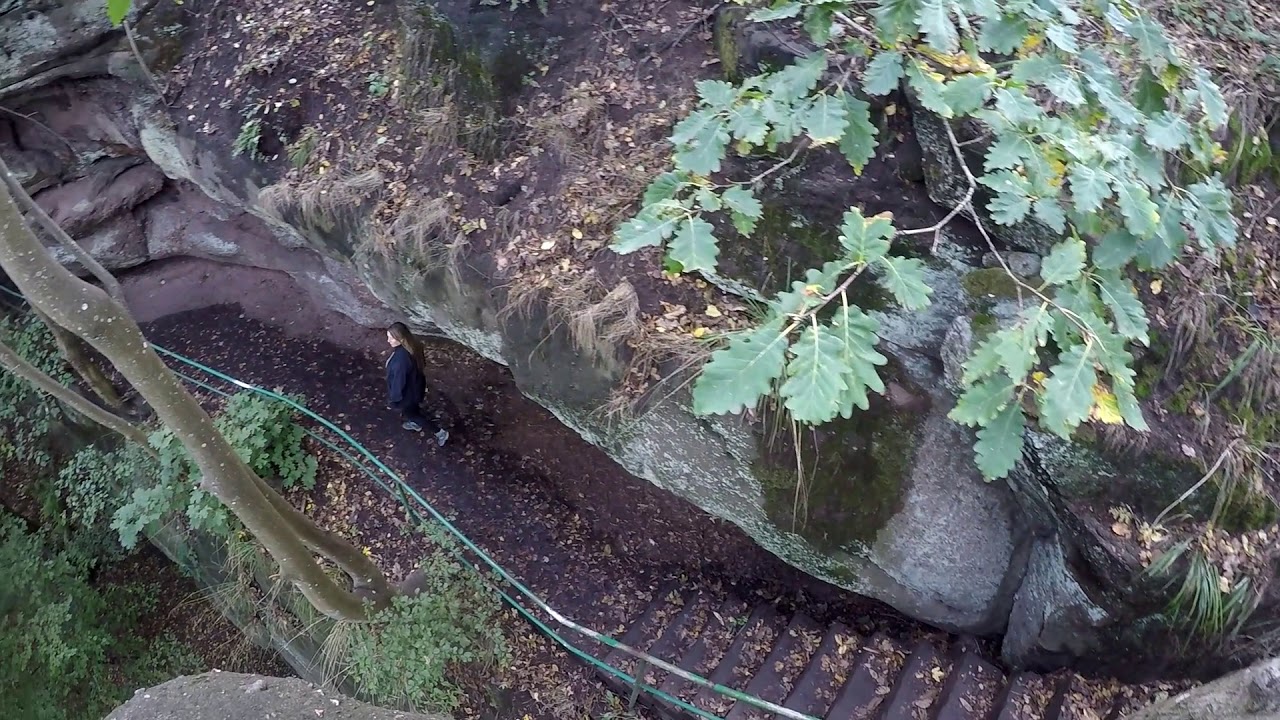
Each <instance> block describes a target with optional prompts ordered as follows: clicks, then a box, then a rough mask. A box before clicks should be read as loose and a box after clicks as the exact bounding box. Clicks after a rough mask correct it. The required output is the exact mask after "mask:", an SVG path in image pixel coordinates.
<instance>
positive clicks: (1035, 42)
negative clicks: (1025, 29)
mask: <svg viewBox="0 0 1280 720" xmlns="http://www.w3.org/2000/svg"><path fill="white" fill-rule="evenodd" d="M1043 41H1044V37H1043V36H1041V35H1040V34H1039V33H1031V34H1029V35H1027V39H1026V40H1023V41H1022V47H1021V48H1018V49H1019V51H1020V52H1022V53H1029V52H1031V51H1032V50H1035V49H1036V48H1037V47H1040V43H1041V42H1043Z"/></svg>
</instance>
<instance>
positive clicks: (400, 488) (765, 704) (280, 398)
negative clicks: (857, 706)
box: [0, 285, 820, 720]
mask: <svg viewBox="0 0 1280 720" xmlns="http://www.w3.org/2000/svg"><path fill="white" fill-rule="evenodd" d="M0 290H3V291H4V292H5V293H7V294H9V295H11V296H13V297H15V298H17V299H19V300H22V301H23V302H24V303H25V302H26V298H24V297H23V296H22V295H21V294H19V293H17V292H14V291H13V290H10V289H9V288H7V287H4V286H3V285H0ZM151 347H152V349H154V350H155V351H156V352H157V353H159V354H161V355H163V356H166V357H169V358H172V359H174V360H177V361H178V362H180V363H182V364H184V365H187V366H189V367H192V368H195V369H196V370H199V371H201V372H203V373H205V374H206V375H209V376H212V377H215V378H218V379H219V380H222V381H224V382H228V383H231V384H232V385H235V386H236V387H239V388H241V389H244V390H248V391H249V392H252V393H255V394H257V395H261V396H263V397H266V398H268V399H271V400H274V401H276V402H281V403H284V404H286V405H288V406H289V407H291V408H293V409H294V410H296V411H297V412H299V413H301V414H302V415H303V416H305V417H308V418H310V419H311V420H313V421H315V422H316V423H319V424H320V425H321V426H322V427H323V428H325V429H326V430H329V431H330V432H332V433H334V434H335V435H337V436H338V437H339V438H341V439H342V440H343V441H345V442H346V444H348V445H349V446H350V447H351V448H353V449H354V450H355V451H356V452H358V453H359V454H361V455H363V456H364V457H365V458H366V459H367V461H368V462H369V463H372V464H373V465H374V466H375V467H376V468H377V469H378V470H380V471H381V472H382V474H384V475H386V476H387V477H388V478H390V479H391V480H392V482H393V483H394V485H395V488H394V489H393V488H392V486H391V485H389V484H387V483H386V482H384V481H383V479H382V478H380V477H378V475H377V474H376V473H374V472H373V470H371V469H370V468H369V467H368V465H366V464H365V462H363V461H360V460H358V459H356V458H355V457H353V456H352V455H351V454H350V453H349V452H347V451H346V450H344V449H343V448H340V447H338V446H337V445H336V444H335V443H333V442H330V441H329V440H328V439H326V438H323V437H321V436H320V435H319V434H317V433H315V432H313V431H312V430H310V429H309V428H307V429H306V432H307V434H308V435H309V436H311V437H312V438H314V439H315V440H317V441H319V442H320V443H322V444H323V445H325V446H326V447H328V448H330V449H332V450H334V451H336V452H338V453H340V454H341V455H342V456H343V457H344V458H346V459H347V460H348V461H350V462H352V463H354V464H355V465H356V466H357V467H358V468H360V469H361V470H362V471H363V472H365V474H367V475H368V476H369V477H370V478H371V479H372V480H374V482H375V483H377V485H378V486H379V487H380V488H382V489H383V490H384V491H385V492H387V493H389V494H391V495H393V496H397V499H398V500H400V502H401V504H402V505H403V506H404V507H405V509H406V510H409V511H410V512H411V513H412V512H413V510H412V508H411V507H409V505H408V503H407V501H406V500H405V498H406V496H407V497H411V498H413V500H414V502H415V503H416V504H417V505H418V506H420V507H421V508H422V509H423V510H426V511H427V512H428V513H429V514H430V515H431V517H432V518H433V519H434V520H435V521H436V522H438V523H440V524H441V525H443V526H444V528H445V529H446V530H447V531H448V532H449V534H450V535H452V536H453V537H454V538H455V539H456V540H458V541H459V542H460V543H461V544H462V545H463V546H464V547H465V548H466V549H468V550H470V551H471V552H473V553H474V554H475V555H476V556H477V557H478V558H480V559H481V560H482V561H484V564H485V565H488V566H489V568H490V569H491V570H493V571H494V572H495V573H496V574H497V575H498V576H499V577H501V578H502V579H503V580H505V581H506V582H508V583H509V584H510V585H512V586H513V587H514V588H515V589H516V590H518V591H519V594H520V595H523V596H524V597H525V598H527V599H528V600H530V601H532V602H533V604H534V605H536V606H537V607H538V608H540V609H541V610H542V611H543V612H546V613H547V614H548V615H550V616H551V617H552V618H553V619H554V620H555V621H556V622H557V623H559V624H561V625H563V626H565V627H567V628H569V629H571V630H573V631H575V632H577V633H580V634H582V635H585V636H587V637H589V638H591V639H593V640H595V641H597V642H599V643H601V644H603V645H606V646H608V647H611V648H614V649H616V650H621V651H622V652H624V653H627V654H628V655H632V656H634V657H635V658H637V659H638V660H642V661H644V662H646V663H648V664H651V665H654V666H656V667H658V668H661V669H663V670H666V671H667V672H670V673H673V674H675V675H678V676H680V677H682V678H684V679H686V680H689V681H690V682H692V683H694V684H695V685H701V686H703V687H705V688H708V689H710V690H712V691H713V692H716V693H718V694H721V695H724V696H727V697H730V698H733V699H734V700H738V701H741V702H745V703H747V704H748V705H752V706H755V707H757V708H760V709H762V710H767V711H769V712H772V713H775V714H777V715H781V716H783V717H787V718H793V720H820V719H819V718H817V717H814V716H812V715H806V714H804V713H800V712H797V711H795V710H792V709H790V708H786V707H782V706H781V705H778V704H776V703H772V702H769V701H768V700H764V699H763V698H758V697H756V696H754V695H749V694H747V693H744V692H742V691H740V690H736V689H734V688H731V687H727V686H725V685H721V684H720V683H715V682H712V681H710V680H709V679H707V678H704V677H702V676H700V675H698V674H696V673H691V672H688V671H687V670H684V669H683V668H680V667H677V666H675V665H673V664H671V663H669V662H667V661H665V660H662V659H661V658H657V657H653V656H651V655H649V654H648V653H646V652H644V651H642V650H637V649H636V648H633V647H630V646H628V645H626V644H623V643H621V642H619V641H618V640H615V639H614V638H612V637H610V636H608V635H605V634H603V633H600V632H597V631H595V630H592V629H591V628H588V627H585V626H582V625H579V624H578V623H576V622H574V621H573V620H570V619H569V618H567V617H565V616H564V615H562V614H561V613H560V612H558V611H557V610H556V609H555V608H553V607H551V606H550V605H549V604H548V603H547V602H546V601H544V600H543V599H542V598H541V597H539V596H538V595H537V594H535V593H534V592H533V591H532V590H530V589H529V588H528V587H526V586H525V585H524V584H523V583H522V582H520V581H519V580H518V579H516V578H515V577H514V576H512V575H511V573H509V572H508V571H507V570H506V569H505V568H503V567H502V566H501V565H499V564H498V563H497V561H495V560H494V559H493V558H491V557H490V556H489V555H488V553H486V552H484V550H482V549H481V548H480V547H479V546H477V545H476V544H475V543H474V542H472V540H471V539H470V538H469V537H467V536H466V535H465V534H464V533H463V532H462V531H461V530H459V529H458V528H457V527H456V526H455V525H454V524H453V523H451V522H450V521H449V519H448V518H446V517H445V516H444V515H442V514H441V513H440V512H439V511H438V510H436V508H435V507H434V506H433V505H431V503H429V502H427V500H426V499H425V498H423V497H422V495H421V494H419V493H418V491H417V490H414V489H413V487H412V486H410V485H409V484H408V483H406V482H405V481H404V479H403V478H401V477H400V476H399V475H398V474H397V473H396V472H395V471H394V470H392V469H391V468H390V467H388V466H387V465H386V464H385V463H383V462H382V460H380V459H379V458H378V457H377V456H376V455H374V454H373V452H372V451H370V450H369V449H368V448H366V447H365V446H364V445H362V444H361V443H360V442H359V441H357V440H356V439H355V438H353V437H351V435H350V434H349V433H347V432H346V431H344V430H343V429H342V428H340V427H338V426H337V425H335V424H333V423H332V422H330V421H329V420H328V419H327V418H325V417H323V416H322V415H319V414H317V413H315V412H314V411H312V410H311V409H310V408H308V407H306V406H305V405H302V404H300V403H298V402H297V401H295V400H293V399H292V398H289V397H287V396H285V395H282V394H280V393H277V392H275V391H272V390H267V389H265V388H261V387H258V386H256V385H253V384H251V383H247V382H244V381H243V380H240V379H238V378H235V377H232V376H230V375H227V374H225V373H222V372H220V371H218V370H216V369H214V368H212V367H209V366H207V365H204V364H202V363H200V362H199V361H197V360H193V359H191V358H188V357H185V356H183V355H180V354H178V353H176V352H173V351H172V350H169V349H167V348H164V347H161V346H159V345H156V344H154V343H151ZM171 370H172V371H173V373H174V374H175V375H177V376H178V377H180V378H182V379H183V380H185V381H186V382H189V383H191V384H193V385H196V386H197V387H202V388H204V389H206V390H210V391H212V392H215V393H217V394H219V395H222V396H224V397H227V396H229V395H230V393H227V392H225V391H223V390H221V389H219V388H216V387H214V386H212V385H210V384H208V383H206V382H203V381H201V380H198V379H196V378H193V377H190V376H188V375H186V374H184V373H182V372H181V371H179V370H173V369H172V368H171ZM413 514H415V515H416V513H413ZM457 556H458V558H459V559H460V560H461V561H462V562H463V563H464V564H465V565H466V566H467V567H469V568H471V569H472V570H474V571H476V572H477V573H480V574H481V576H482V577H483V572H482V571H481V570H480V568H479V567H477V566H476V565H475V564H474V563H472V562H471V561H470V560H468V559H467V558H466V557H464V556H463V555H462V554H461V552H458V553H457ZM486 585H488V586H489V587H490V588H491V589H492V590H494V591H495V592H497V593H498V594H499V596H501V598H502V599H503V601H504V602H506V603H507V604H508V605H510V606H511V607H512V608H513V609H515V610H516V612H518V613H519V614H520V615H522V616H524V618H525V619H526V620H528V621H529V622H531V623H532V624H533V625H534V627H535V628H537V629H538V630H539V631H540V632H542V633H543V634H544V635H546V636H547V637H549V638H551V639H552V640H554V641H555V642H556V643H558V644H559V645H560V646H561V647H563V648H565V649H566V650H568V651H569V652H570V653H571V654H573V655H575V656H577V657H578V658H580V659H581V660H583V661H585V662H586V663H587V664H589V665H591V666H593V667H595V668H597V669H600V670H603V671H605V672H606V673H608V674H610V675H613V676H614V677H616V678H618V679H620V680H622V681H623V682H626V683H627V684H630V685H632V686H633V687H638V688H641V689H643V690H644V691H645V692H646V693H649V694H651V695H654V696H656V697H658V698H660V699H662V700H664V701H666V702H668V703H670V704H672V705H675V706H677V707H679V708H681V709H683V710H686V711H688V712H691V713H693V714H694V715H696V716H698V717H700V718H705V719H706V720H721V718H720V716H718V715H712V714H710V713H708V712H706V711H705V710H702V709H701V708H698V707H696V706H694V705H692V704H690V703H687V702H685V701H684V700H681V699H680V698H678V697H674V696H672V695H670V694H668V693H666V692H663V691H662V690H660V689H658V688H655V687H650V686H648V685H646V684H644V683H643V682H641V681H640V678H639V677H633V676H632V675H630V674H628V673H626V672H624V671H623V670H621V669H619V668H616V667H614V666H612V665H610V664H608V663H607V662H605V661H603V660H601V659H600V658H597V657H595V656H594V655H591V654H590V653H588V652H586V651H584V650H582V649H581V648H579V647H577V646H576V645H574V644H573V643H572V642H570V641H568V640H566V639H565V638H564V637H562V636H561V634H560V633H559V632H557V631H556V630H555V629H553V628H551V627H550V626H548V625H547V624H546V623H545V622H543V621H542V620H541V619H540V618H538V617H536V616H535V615H534V614H533V612H532V611H531V610H529V609H528V608H526V607H525V606H524V605H522V604H521V603H520V601H519V600H517V599H516V598H513V597H512V596H511V595H510V594H509V593H507V592H506V591H505V590H503V589H502V588H499V587H494V586H493V585H491V584H489V583H488V582H487V581H486Z"/></svg>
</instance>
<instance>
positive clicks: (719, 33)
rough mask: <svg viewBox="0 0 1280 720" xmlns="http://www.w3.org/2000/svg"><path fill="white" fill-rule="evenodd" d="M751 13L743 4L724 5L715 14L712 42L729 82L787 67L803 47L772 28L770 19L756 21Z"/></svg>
mask: <svg viewBox="0 0 1280 720" xmlns="http://www.w3.org/2000/svg"><path fill="white" fill-rule="evenodd" d="M749 15H750V10H748V9H747V8H744V7H730V8H724V9H722V10H721V11H720V12H719V13H717V14H716V20H715V26H714V29H713V42H714V43H715V47H716V55H717V56H718V57H719V58H720V69H721V71H722V72H723V73H724V76H725V79H726V80H729V81H730V82H739V81H741V80H742V79H743V78H744V77H746V76H748V75H754V74H755V73H758V72H768V71H773V70H778V69H781V68H783V67H786V66H787V65H790V64H791V63H792V62H794V61H795V60H796V58H797V57H799V54H798V52H797V51H800V50H803V48H799V47H797V46H795V45H793V44H790V43H787V42H786V41H785V40H783V37H784V36H783V35H782V34H780V33H779V32H773V31H771V29H770V24H769V23H757V22H754V21H752V20H751V19H750V17H749Z"/></svg>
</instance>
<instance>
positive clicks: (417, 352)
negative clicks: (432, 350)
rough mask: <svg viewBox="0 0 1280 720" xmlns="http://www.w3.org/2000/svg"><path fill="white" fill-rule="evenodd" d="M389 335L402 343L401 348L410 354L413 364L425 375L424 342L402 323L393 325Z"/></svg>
mask: <svg viewBox="0 0 1280 720" xmlns="http://www.w3.org/2000/svg"><path fill="white" fill-rule="evenodd" d="M387 333H388V334H389V335H391V337H393V338H395V339H396V342H398V343H400V347H402V348H404V349H405V350H407V351H408V352H409V357H411V358H413V364H414V365H416V366H417V368H418V372H420V373H425V372H426V371H427V358H426V355H424V354H423V352H422V341H420V340H418V338H417V337H416V336H415V335H414V334H413V331H412V330H410V329H409V326H408V325H405V324H404V323H402V322H398V323H392V324H391V327H389V328H387Z"/></svg>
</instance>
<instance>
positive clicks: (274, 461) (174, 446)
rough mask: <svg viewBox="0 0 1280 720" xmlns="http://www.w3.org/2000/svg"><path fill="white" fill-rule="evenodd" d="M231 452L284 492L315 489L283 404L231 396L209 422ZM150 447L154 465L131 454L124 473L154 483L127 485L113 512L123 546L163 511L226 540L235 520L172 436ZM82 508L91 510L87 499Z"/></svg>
mask: <svg viewBox="0 0 1280 720" xmlns="http://www.w3.org/2000/svg"><path fill="white" fill-rule="evenodd" d="M214 425H215V426H216V427H217V428H218V430H219V431H221V432H222V434H223V436H224V437H225V438H226V439H227V441H228V442H229V443H231V446H232V447H233V448H234V449H235V451H236V453H237V454H238V455H239V456H240V457H241V459H243V460H244V461H245V462H246V463H247V464H248V465H249V467H250V468H252V469H253V471H254V472H256V473H257V474H258V475H259V476H261V477H262V478H264V479H267V480H270V479H272V478H274V479H277V480H279V481H280V484H281V485H283V486H284V487H286V488H290V487H294V486H297V485H301V486H302V487H305V488H307V489H310V488H312V487H315V482H316V468H317V464H316V459H315V456H313V455H312V454H311V453H310V452H308V451H307V449H306V447H305V446H304V445H303V440H304V439H305V437H306V432H305V431H304V430H303V429H302V427H301V426H300V425H298V424H297V422H296V421H295V418H294V412H293V410H292V409H291V408H290V407H289V406H288V405H285V404H284V403H281V402H277V401H273V400H268V399H265V398H262V397H260V396H257V395H253V394H251V393H248V392H244V393H240V394H238V395H235V396H232V397H231V398H230V399H229V400H228V401H227V403H226V405H225V406H224V407H223V410H222V412H220V413H218V416H217V417H216V418H215V419H214ZM151 445H152V447H154V448H155V449H156V451H157V452H158V453H159V455H160V460H159V463H158V464H156V465H155V466H154V467H146V466H145V465H141V463H146V464H147V465H150V464H151V463H150V461H149V460H147V459H146V458H144V457H142V456H140V455H139V456H135V458H136V460H137V462H138V463H140V464H139V465H137V466H135V467H137V468H142V469H141V471H138V472H134V471H132V470H124V472H125V473H126V474H128V473H132V474H133V475H134V476H135V477H149V478H155V482H154V483H152V484H149V485H144V486H141V487H133V488H132V490H131V491H130V492H129V494H128V496H127V500H125V501H124V502H122V503H121V505H120V507H119V509H117V510H116V511H115V514H114V517H113V518H112V521H111V527H112V528H114V529H115V530H116V532H117V533H118V534H119V537H120V543H121V544H122V545H124V546H125V547H126V548H132V547H134V545H136V544H137V542H138V538H139V537H140V536H141V534H142V533H143V532H144V531H145V530H146V528H148V527H150V526H152V525H153V524H154V523H158V522H160V521H162V520H163V519H164V518H165V517H166V516H167V515H169V513H172V512H177V511H182V512H183V513H184V514H185V516H186V519H187V522H188V523H189V524H190V526H191V527H192V529H194V530H197V531H201V532H208V533H211V534H214V535H217V536H219V537H227V536H228V535H230V533H231V531H232V530H233V528H234V526H235V520H234V518H233V517H232V515H231V513H230V512H229V511H228V510H227V508H226V507H224V506H223V505H222V503H221V502H220V501H219V500H218V499H217V498H216V497H214V496H213V495H210V494H209V493H208V492H206V491H205V490H204V489H202V488H201V487H200V486H199V478H200V472H199V469H198V468H197V467H196V464H195V462H194V461H193V460H192V459H191V457H190V455H188V454H187V451H186V448H184V447H183V445H182V443H181V441H179V440H178V437H177V435H175V434H174V433H173V432H172V431H170V430H168V429H164V430H159V431H157V432H154V433H152V434H151ZM85 504H86V505H89V506H91V507H92V506H94V503H93V502H92V498H86V499H85Z"/></svg>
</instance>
